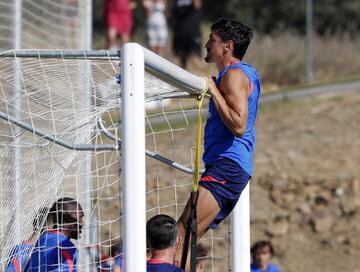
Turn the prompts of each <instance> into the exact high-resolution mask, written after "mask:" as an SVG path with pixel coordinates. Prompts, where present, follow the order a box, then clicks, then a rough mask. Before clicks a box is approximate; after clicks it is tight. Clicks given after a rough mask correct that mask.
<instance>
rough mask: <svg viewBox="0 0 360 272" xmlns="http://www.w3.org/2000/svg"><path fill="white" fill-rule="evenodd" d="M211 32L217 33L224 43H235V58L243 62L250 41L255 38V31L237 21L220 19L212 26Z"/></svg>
mask: <svg viewBox="0 0 360 272" xmlns="http://www.w3.org/2000/svg"><path fill="white" fill-rule="evenodd" d="M211 32H216V34H218V35H219V37H220V39H221V40H222V41H223V42H226V41H229V40H231V41H233V42H234V52H233V55H234V57H236V58H238V59H240V60H242V59H243V57H244V55H245V53H246V50H247V48H248V47H249V44H250V41H251V39H252V38H253V36H254V32H253V30H252V29H251V28H250V27H248V26H246V25H244V24H242V23H240V22H237V21H233V20H229V19H225V18H220V19H218V20H217V21H216V22H215V23H214V24H212V25H211Z"/></svg>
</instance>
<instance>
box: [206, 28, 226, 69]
mask: <svg viewBox="0 0 360 272" xmlns="http://www.w3.org/2000/svg"><path fill="white" fill-rule="evenodd" d="M205 49H206V56H205V61H206V62H207V63H212V62H216V61H217V60H218V59H219V58H222V57H223V52H224V43H223V41H222V40H221V38H220V37H219V35H218V34H217V33H216V32H211V34H210V36H209V40H208V41H207V43H206V44H205Z"/></svg>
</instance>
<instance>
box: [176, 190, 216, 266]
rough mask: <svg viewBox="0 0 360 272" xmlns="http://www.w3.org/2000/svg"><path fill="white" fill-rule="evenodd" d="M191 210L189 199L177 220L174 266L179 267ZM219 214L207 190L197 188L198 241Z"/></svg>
mask: <svg viewBox="0 0 360 272" xmlns="http://www.w3.org/2000/svg"><path fill="white" fill-rule="evenodd" d="M190 208H191V200H190V199H189V200H188V202H187V204H186V206H185V209H184V211H183V213H182V215H181V216H180V218H179V221H178V225H179V234H180V242H179V247H178V249H177V251H176V254H175V265H177V266H179V265H180V262H181V253H182V249H183V244H184V238H185V233H186V222H187V220H188V217H189V214H190ZM219 212H220V207H219V205H218V203H217V201H216V199H215V197H214V196H213V195H212V194H211V192H210V191H208V190H207V189H205V188H203V187H201V186H199V197H198V202H197V223H198V239H200V238H201V236H203V235H204V234H205V233H206V231H207V230H208V227H209V225H210V224H211V223H212V222H213V221H214V219H215V217H216V216H217V215H218V213H219ZM189 270H190V267H189V262H187V264H186V271H189Z"/></svg>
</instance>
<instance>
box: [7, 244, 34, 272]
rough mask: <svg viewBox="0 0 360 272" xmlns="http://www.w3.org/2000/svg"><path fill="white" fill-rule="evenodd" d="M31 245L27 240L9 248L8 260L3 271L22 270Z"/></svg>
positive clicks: (16, 271) (15, 271)
mask: <svg viewBox="0 0 360 272" xmlns="http://www.w3.org/2000/svg"><path fill="white" fill-rule="evenodd" d="M32 246H33V245H32V244H30V243H27V242H23V243H22V244H19V245H16V246H14V248H13V249H12V250H11V253H10V261H9V263H8V265H7V266H6V269H5V272H18V271H22V270H23V269H24V268H25V266H26V263H27V261H28V259H29V255H30V252H31V249H32Z"/></svg>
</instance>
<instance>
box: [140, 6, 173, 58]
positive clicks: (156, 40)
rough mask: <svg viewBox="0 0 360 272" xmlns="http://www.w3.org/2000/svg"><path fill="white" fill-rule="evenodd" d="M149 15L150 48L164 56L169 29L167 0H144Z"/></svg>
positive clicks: (147, 21)
mask: <svg viewBox="0 0 360 272" xmlns="http://www.w3.org/2000/svg"><path fill="white" fill-rule="evenodd" d="M143 5H144V8H145V10H146V15H147V20H146V23H147V35H148V41H149V46H150V50H152V51H153V52H155V53H156V54H158V55H160V56H162V55H163V50H164V47H165V46H166V42H167V36H168V30H167V22H166V16H165V12H166V0H144V1H143Z"/></svg>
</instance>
